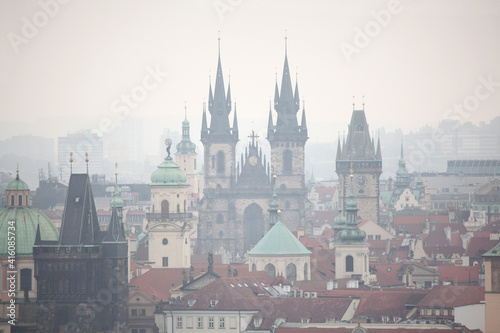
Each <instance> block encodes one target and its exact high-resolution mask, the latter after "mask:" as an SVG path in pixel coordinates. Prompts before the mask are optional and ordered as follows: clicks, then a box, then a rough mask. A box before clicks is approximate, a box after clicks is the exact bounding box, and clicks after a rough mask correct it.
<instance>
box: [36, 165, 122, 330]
mask: <svg viewBox="0 0 500 333" xmlns="http://www.w3.org/2000/svg"><path fill="white" fill-rule="evenodd" d="M40 235H41V233H40V228H38V230H37V235H36V239H35V245H34V247H33V256H34V260H35V277H36V279H37V305H38V313H37V321H36V326H37V330H38V331H39V332H73V331H75V332H76V331H85V332H87V331H90V332H96V331H99V332H122V333H126V332H127V325H128V287H127V282H128V278H127V276H128V260H127V253H128V249H127V240H126V238H125V233H124V228H123V224H122V222H121V219H120V215H119V211H118V207H113V208H112V215H111V221H110V224H109V226H108V230H107V231H100V230H99V223H98V222H97V212H96V207H95V203H94V198H93V195H92V188H91V185H90V179H89V176H88V175H87V174H72V175H71V177H70V181H69V186H68V194H67V197H66V205H65V209H64V216H63V220H62V223H61V231H60V235H59V239H58V240H56V241H45V240H42V238H41V237H40Z"/></svg>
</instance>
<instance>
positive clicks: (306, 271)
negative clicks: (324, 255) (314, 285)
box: [304, 263, 309, 280]
mask: <svg viewBox="0 0 500 333" xmlns="http://www.w3.org/2000/svg"><path fill="white" fill-rule="evenodd" d="M304 280H309V267H307V263H305V264H304Z"/></svg>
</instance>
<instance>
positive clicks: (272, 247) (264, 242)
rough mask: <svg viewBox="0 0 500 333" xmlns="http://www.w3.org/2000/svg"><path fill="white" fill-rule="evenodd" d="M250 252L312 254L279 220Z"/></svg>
mask: <svg viewBox="0 0 500 333" xmlns="http://www.w3.org/2000/svg"><path fill="white" fill-rule="evenodd" d="M248 254H266V255H269V254H281V255H296V254H311V252H310V251H309V250H308V249H307V248H306V247H305V246H304V245H302V243H301V242H300V241H299V240H298V239H297V237H295V236H294V235H293V234H292V232H291V231H290V230H288V228H287V227H286V226H285V225H284V224H283V223H281V220H280V219H279V218H278V222H276V224H275V225H274V226H273V227H272V228H271V229H270V230H269V231H268V232H267V233H266V234H265V235H264V237H262V239H261V240H260V241H259V242H258V243H257V245H255V246H254V248H253V249H251V250H250V251H248Z"/></svg>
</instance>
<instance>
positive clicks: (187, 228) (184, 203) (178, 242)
mask: <svg viewBox="0 0 500 333" xmlns="http://www.w3.org/2000/svg"><path fill="white" fill-rule="evenodd" d="M165 144H166V145H167V149H166V150H167V157H166V158H165V160H164V162H163V163H162V164H160V165H159V166H158V169H157V170H156V171H154V172H153V173H152V174H151V209H150V213H148V214H146V219H147V221H148V224H147V227H146V230H147V235H148V260H149V261H150V262H153V264H152V266H153V267H154V268H159V267H169V268H189V267H190V266H191V253H190V250H191V238H190V237H191V236H190V234H191V231H192V226H193V214H192V213H191V212H188V209H189V207H190V204H189V198H190V195H191V186H190V185H189V184H188V183H187V176H186V173H185V172H183V171H182V170H181V169H180V167H179V165H177V164H176V163H175V162H174V160H173V159H172V157H171V156H170V148H171V146H172V140H170V139H166V140H165Z"/></svg>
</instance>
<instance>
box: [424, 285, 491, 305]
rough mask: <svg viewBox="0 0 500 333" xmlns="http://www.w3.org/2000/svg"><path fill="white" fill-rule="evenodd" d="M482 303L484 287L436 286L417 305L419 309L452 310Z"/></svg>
mask: <svg viewBox="0 0 500 333" xmlns="http://www.w3.org/2000/svg"><path fill="white" fill-rule="evenodd" d="M482 301H484V287H480V286H436V287H434V288H432V289H431V290H430V291H429V293H428V294H427V295H426V296H425V297H424V298H423V299H422V300H421V301H420V302H419V303H418V306H419V307H433V308H452V307H455V306H463V305H469V304H479V303H480V302H482Z"/></svg>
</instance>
